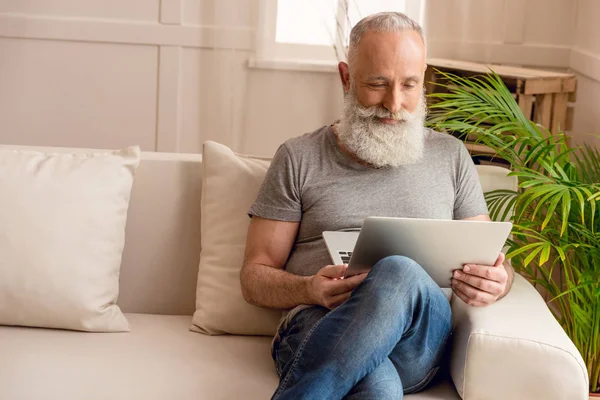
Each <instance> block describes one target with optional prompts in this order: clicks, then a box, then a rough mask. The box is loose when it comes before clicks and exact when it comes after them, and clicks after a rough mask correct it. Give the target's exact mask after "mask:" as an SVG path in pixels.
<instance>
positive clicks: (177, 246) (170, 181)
mask: <svg viewBox="0 0 600 400" xmlns="http://www.w3.org/2000/svg"><path fill="white" fill-rule="evenodd" d="M201 187H202V156H200V155H195V154H165V153H152V152H143V153H142V160H141V162H140V166H139V168H138V170H137V172H136V176H135V181H134V184H133V190H132V194H131V203H130V205H129V213H128V217H127V228H126V236H125V251H124V253H123V264H122V266H121V276H120V293H119V301H118V304H119V305H120V307H121V309H122V310H123V312H130V313H131V312H135V313H152V314H174V315H192V314H193V313H194V310H195V299H196V279H197V276H198V263H199V261H200V194H201Z"/></svg>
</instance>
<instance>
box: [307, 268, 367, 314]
mask: <svg viewBox="0 0 600 400" xmlns="http://www.w3.org/2000/svg"><path fill="white" fill-rule="evenodd" d="M346 268H347V267H346V266H345V265H328V266H326V267H323V268H321V269H320V270H319V272H317V273H316V274H315V275H313V276H311V277H310V279H309V280H308V293H309V296H310V298H311V299H312V302H313V303H314V304H318V305H321V306H323V307H326V308H328V309H330V310H333V309H334V308H336V307H337V306H339V305H340V304H342V303H343V302H344V301H346V299H347V298H348V297H349V296H350V294H351V293H352V290H354V288H356V287H357V286H358V285H359V284H360V283H361V282H362V281H363V280H364V279H365V278H366V277H367V274H360V275H354V276H351V277H350V278H345V279H341V278H343V277H344V274H345V273H346Z"/></svg>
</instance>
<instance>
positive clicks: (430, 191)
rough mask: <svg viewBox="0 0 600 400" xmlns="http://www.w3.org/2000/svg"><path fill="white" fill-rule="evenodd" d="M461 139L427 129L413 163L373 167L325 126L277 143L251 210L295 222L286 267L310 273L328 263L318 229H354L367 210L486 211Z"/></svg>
mask: <svg viewBox="0 0 600 400" xmlns="http://www.w3.org/2000/svg"><path fill="white" fill-rule="evenodd" d="M487 213H488V210H487V206H486V204H485V200H484V198H483V193H482V190H481V185H480V183H479V178H478V175H477V171H476V169H475V166H474V164H473V161H472V160H471V157H470V156H469V153H468V152H467V150H466V148H465V146H464V145H463V143H462V142H461V141H460V140H458V139H456V138H454V137H453V136H450V135H448V134H442V133H438V132H435V131H432V130H427V132H426V138H425V148H424V155H423V158H422V159H421V161H419V162H418V163H416V164H411V165H405V166H400V167H396V168H382V169H375V168H370V167H367V166H364V165H361V164H359V163H358V162H356V161H355V160H353V159H351V158H350V157H348V156H347V155H346V154H345V153H343V152H342V151H341V149H340V148H339V146H338V144H337V140H336V137H335V134H334V132H333V129H332V127H331V126H325V127H323V128H320V129H318V130H317V131H315V132H313V133H308V134H305V135H303V136H300V137H297V138H293V139H290V140H288V141H286V142H285V143H284V144H283V145H281V146H280V147H279V149H278V150H277V153H276V154H275V157H274V158H273V162H272V164H271V166H270V168H269V171H268V172H267V176H266V178H265V181H264V183H263V184H262V187H261V189H260V191H259V193H258V197H257V199H256V201H255V202H254V204H253V205H252V206H251V207H250V211H249V214H250V215H255V216H259V217H263V218H267V219H274V220H280V221H296V222H298V221H299V222H300V227H299V232H298V235H297V237H296V242H295V245H294V247H293V249H292V252H291V254H290V257H289V259H288V261H287V263H286V266H285V269H286V271H288V272H291V273H294V274H298V275H313V274H315V273H316V272H317V271H318V270H319V269H321V268H322V267H324V266H326V265H329V264H331V258H330V256H329V253H328V252H327V248H326V246H325V243H324V241H323V237H322V235H321V234H322V232H323V231H340V230H355V229H359V228H360V227H361V226H362V223H363V220H364V219H365V218H366V217H369V216H379V217H409V218H435V219H462V218H468V217H474V216H476V215H481V214H487Z"/></svg>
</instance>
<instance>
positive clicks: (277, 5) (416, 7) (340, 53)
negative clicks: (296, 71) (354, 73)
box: [257, 0, 425, 62]
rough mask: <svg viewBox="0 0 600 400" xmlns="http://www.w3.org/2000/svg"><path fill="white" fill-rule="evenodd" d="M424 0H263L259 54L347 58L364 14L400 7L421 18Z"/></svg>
mask: <svg viewBox="0 0 600 400" xmlns="http://www.w3.org/2000/svg"><path fill="white" fill-rule="evenodd" d="M424 3H425V0H262V4H261V6H262V7H261V17H260V22H259V24H260V29H259V43H258V54H257V56H258V58H259V59H268V60H286V61H287V60H292V61H308V62H332V61H337V60H342V59H345V53H346V50H345V49H346V46H347V45H348V36H349V34H350V30H351V29H352V27H353V26H354V25H355V24H356V23H357V22H358V21H359V20H360V19H361V18H363V17H365V16H367V15H369V14H373V13H377V12H381V11H400V12H403V13H405V14H407V15H408V16H410V17H411V18H413V19H415V20H416V21H418V22H422V21H421V18H422V15H423V12H422V7H423V6H424Z"/></svg>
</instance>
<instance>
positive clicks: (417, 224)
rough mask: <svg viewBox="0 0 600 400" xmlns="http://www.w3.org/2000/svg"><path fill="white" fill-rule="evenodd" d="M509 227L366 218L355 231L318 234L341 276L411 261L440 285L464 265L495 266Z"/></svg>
mask: <svg viewBox="0 0 600 400" xmlns="http://www.w3.org/2000/svg"><path fill="white" fill-rule="evenodd" d="M511 229H512V223H510V222H488V221H465V220H441V219H419V218H388V217H368V218H366V219H365V221H364V223H363V226H362V229H361V230H360V231H359V232H357V231H353V232H333V231H325V232H323V239H324V240H325V243H326V245H327V249H328V251H329V255H330V257H331V260H332V262H333V264H335V265H340V264H348V269H347V271H346V277H348V276H352V275H356V274H360V273H364V272H369V271H370V270H371V268H372V267H373V265H375V264H376V263H377V262H378V261H379V260H381V259H383V258H385V257H388V256H392V255H401V256H406V257H409V258H411V259H413V260H415V261H416V262H417V263H418V264H419V265H421V267H423V269H424V270H425V271H426V272H427V273H428V274H429V275H430V276H431V278H433V280H434V281H435V282H436V283H437V284H438V285H439V286H440V287H450V280H451V278H452V273H453V271H454V270H456V269H462V267H463V265H464V264H481V265H494V263H495V261H496V259H497V258H498V254H499V253H500V251H502V248H503V247H504V244H505V242H506V239H507V238H508V235H509V234H510V231H511Z"/></svg>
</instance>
